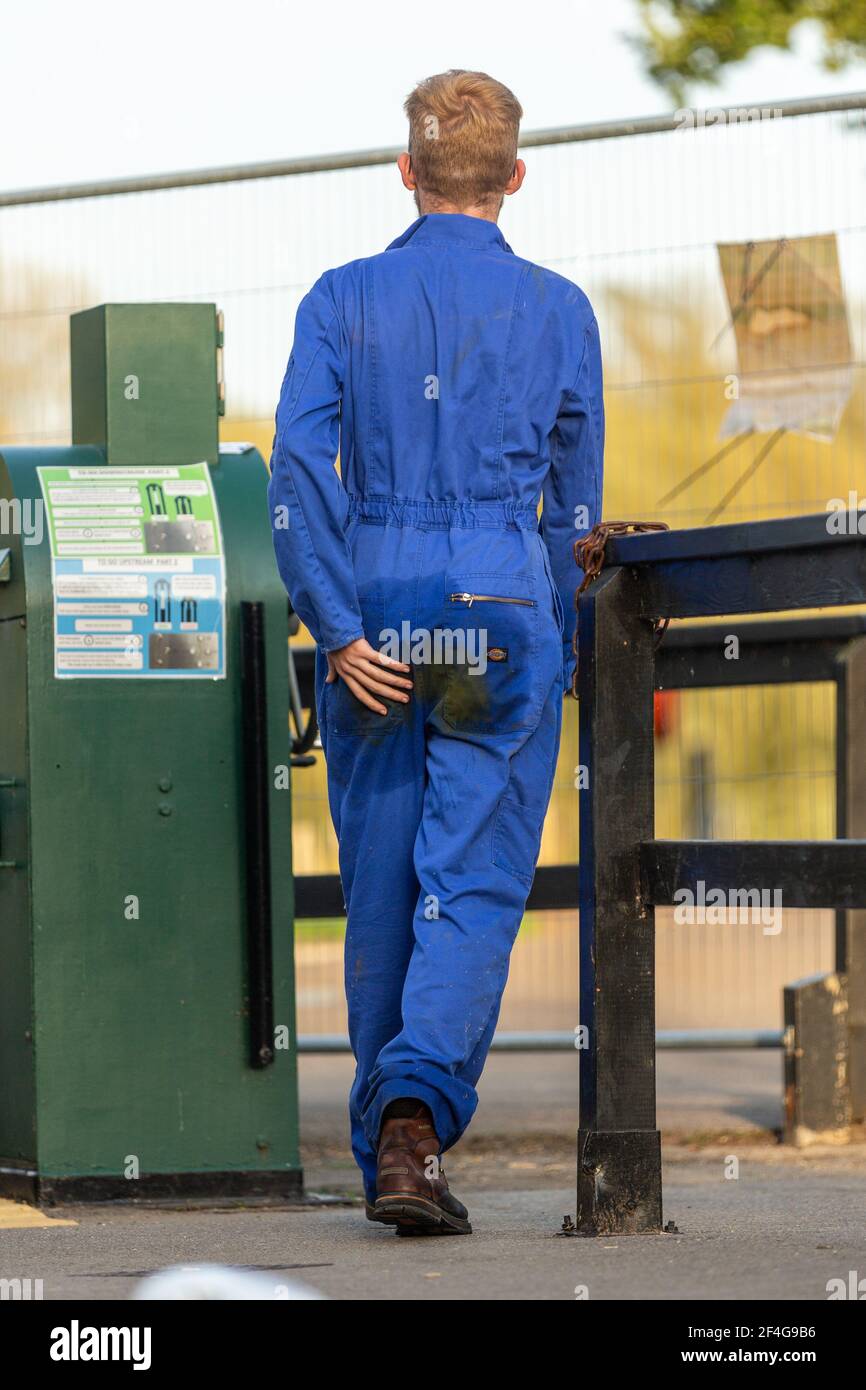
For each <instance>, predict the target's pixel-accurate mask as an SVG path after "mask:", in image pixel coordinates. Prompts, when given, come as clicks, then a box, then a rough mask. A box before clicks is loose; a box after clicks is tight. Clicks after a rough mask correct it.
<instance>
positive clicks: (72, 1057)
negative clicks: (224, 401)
mask: <svg viewBox="0 0 866 1390" xmlns="http://www.w3.org/2000/svg"><path fill="white" fill-rule="evenodd" d="M71 337H72V390H73V421H74V426H73V435H74V443H73V446H72V447H70V448H45V449H38V448H37V449H31V448H9V449H2V450H0V710H2V714H0V960H2V970H0V1097H2V1100H0V1192H3V1193H4V1194H6V1195H10V1196H21V1197H25V1198H35V1199H36V1200H39V1201H43V1202H56V1201H64V1200H99V1199H102V1198H109V1199H118V1198H131V1199H135V1198H141V1197H160V1198H164V1197H168V1196H199V1195H200V1196H219V1197H223V1196H230V1195H239V1196H245V1195H250V1194H265V1193H267V1194H271V1195H274V1196H278V1197H286V1196H292V1195H294V1194H297V1193H298V1192H299V1191H300V1190H301V1186H302V1175H301V1169H300V1162H299V1155H298V1121H297V1075H296V1072H297V1059H296V1032H295V1011H294V970H293V892H292V860H291V800H290V797H291V793H290V790H289V766H290V747H289V735H288V727H287V705H288V687H287V673H286V644H287V635H288V607H287V600H286V595H285V591H284V589H283V586H282V583H281V581H280V578H279V575H278V573H277V569H276V565H275V562H274V559H273V550H272V545H271V536H270V523H269V516H268V508H267V498H266V492H267V483H268V474H267V468H266V466H265V463H264V461H263V459H262V457H261V455H260V454H259V453H258V452H257V451H256V450H255V449H254V448H253V447H252V446H250V445H223V446H222V448H218V446H217V426H218V414H219V412H220V409H221V397H222V388H221V384H220V375H221V373H220V369H219V361H218V359H219V355H220V350H221V346H222V344H221V330H220V327H219V324H218V319H217V315H216V311H215V308H214V306H213V305H201V304H190V305H184V304H166V305H147V304H144V305H135V304H125V305H103V306H101V307H100V308H98V309H92V310H89V311H87V312H86V313H83V314H77V315H75V316H74V317H73V319H72V335H71Z"/></svg>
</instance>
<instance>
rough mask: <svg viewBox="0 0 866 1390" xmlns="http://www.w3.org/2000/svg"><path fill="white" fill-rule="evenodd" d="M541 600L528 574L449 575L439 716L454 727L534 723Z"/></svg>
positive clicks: (474, 729)
mask: <svg viewBox="0 0 866 1390" xmlns="http://www.w3.org/2000/svg"><path fill="white" fill-rule="evenodd" d="M537 645H538V599H537V596H536V592H535V580H534V578H533V577H532V576H531V575H513V574H478V573H473V574H467V573H455V574H452V575H448V577H447V579H446V583H445V603H444V613H443V621H442V625H441V630H440V633H439V646H438V649H437V648H436V647H435V646H434V651H435V652H436V660H437V663H438V662H441V663H442V665H443V666H444V669H445V675H446V684H445V695H444V699H443V702H442V717H443V719H444V720H445V722H446V724H448V725H450V727H451V728H452V729H454V730H456V731H458V732H465V733H489V734H504V733H509V732H512V731H514V730H517V729H527V728H533V727H534V725H535V724H536V723H537V721H538V718H539V714H540V708H539V706H540V700H539V698H538V680H537V673H536V663H535V655H536V650H537Z"/></svg>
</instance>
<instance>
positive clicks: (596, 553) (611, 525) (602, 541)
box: [571, 521, 670, 699]
mask: <svg viewBox="0 0 866 1390" xmlns="http://www.w3.org/2000/svg"><path fill="white" fill-rule="evenodd" d="M669 530H670V527H669V526H668V524H667V522H666V521H600V522H599V523H598V525H597V526H593V528H592V530H591V531H588V532H587V534H586V535H585V536H584V537H583V538H582V539H581V540H579V541H575V542H574V559H575V563H576V564H578V565H579V566H580V568H581V569H582V570H583V582H582V584H581V585H580V588H579V589H578V590H577V591H576V593H575V595H574V610H575V615H576V614H577V602H578V599H579V598H580V596H581V594H582V593H583V591H584V589H588V588H589V586H590V584H591V583H592V581H593V580H594V579H597V578H598V576H599V575H600V574H601V571H602V569H603V568H604V550H605V546H606V545H607V542H608V540H609V538H610V537H611V536H628V535H634V536H636V535H638V534H639V533H640V532H641V531H669ZM669 622H670V618H658V619H657V620H656V622H655V624H654V631H655V634H656V643H655V644H656V647H657V648H658V646H659V644H660V643H661V641H662V639H663V637H664V635H665V633H666V632H667V630H668V623H669ZM571 645H572V650H573V652H574V658H575V660H574V676H573V678H572V682H571V693H572V695H573V696H574V698H575V699H577V619H576V616H575V624H574V636H573V638H572V639H571Z"/></svg>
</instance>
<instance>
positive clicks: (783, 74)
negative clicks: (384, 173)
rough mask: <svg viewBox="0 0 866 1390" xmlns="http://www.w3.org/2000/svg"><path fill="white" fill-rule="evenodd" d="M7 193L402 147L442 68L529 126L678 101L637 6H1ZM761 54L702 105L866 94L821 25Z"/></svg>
mask: <svg viewBox="0 0 866 1390" xmlns="http://www.w3.org/2000/svg"><path fill="white" fill-rule="evenodd" d="M0 19H2V25H3V27H2V32H3V43H2V47H0V91H2V92H3V104H4V112H5V120H4V131H5V135H4V138H3V140H2V142H0V188H2V189H3V190H10V189H17V188H27V187H40V186H43V185H52V184H60V183H70V182H79V181H82V180H89V179H103V178H111V177H122V176H124V175H131V174H143V173H155V172H162V171H169V170H177V169H193V168H201V167H206V166H214V165H221V164H233V163H245V162H252V161H257V160H267V159H280V158H289V157H292V156H296V155H309V154H320V153H326V152H331V151H336V150H359V149H367V148H371V147H374V146H380V145H399V144H401V143H402V142H403V139H404V132H405V121H404V117H403V114H402V101H403V98H404V97H405V95H406V93H407V92H408V91H409V90H410V89H411V87H412V86H413V85H414V83H415V82H416V81H417V80H418V79H419V78H421V77H424V76H426V75H428V74H429V73H433V72H439V71H442V70H443V69H445V68H449V67H467V68H482V69H484V70H486V71H489V72H491V73H492V74H493V75H494V76H496V77H498V78H499V79H500V80H501V81H503V82H505V83H507V84H508V86H510V87H511V88H512V89H513V90H514V91H515V92H516V94H517V96H518V97H519V99H520V101H521V103H522V105H523V107H524V112H525V115H524V123H523V124H524V129H525V130H533V129H540V128H543V127H548V126H557V125H573V124H583V123H585V122H592V121H599V120H607V119H614V118H617V117H628V116H640V115H649V114H652V113H656V112H663V111H667V110H670V109H671V105H672V103H671V101H670V99H669V98H668V97H667V96H666V94H665V93H664V92H662V91H661V90H660V89H659V88H658V87H656V86H655V85H654V84H653V83H652V82H650V80H649V79H648V78H647V77H646V76H645V74H644V73H643V72H642V70H641V64H640V59H639V57H638V56H637V55H636V53H635V51H634V49H633V47H632V46H631V45H630V44H629V42H628V36H629V35H635V34H636V33H637V32H638V18H637V6H636V3H635V0H604V3H603V4H602V3H600V0H532V3H531V4H527V3H526V0H522V3H519V4H518V3H515V2H514V0H500V3H498V4H497V5H495V6H493V5H491V4H489V3H483V4H482V3H477V2H476V3H472V0H436V3H434V4H431V3H429V0H426V2H425V0H416V3H414V4H407V3H406V0H399V3H397V2H396V0H354V2H353V3H349V0H328V3H327V4H321V3H318V4H317V3H315V0H303V3H301V4H295V3H278V0H244V3H243V4H231V3H227V0H148V3H147V4H145V5H140V4H134V5H133V4H130V3H128V0H111V3H109V0H77V3H75V4H70V3H68V0H27V3H26V4H25V5H22V4H21V3H13V0H0ZM796 37H797V43H796V52H795V54H793V55H789V54H784V53H779V52H775V51H773V50H762V51H760V52H759V53H758V54H756V55H754V56H753V57H752V58H750V59H749V60H748V61H747V62H746V63H744V64H742V65H740V66H739V67H738V68H736V69H735V70H732V71H731V72H730V73H729V74H728V75H727V77H726V79H725V83H724V86H723V87H722V88H721V89H713V90H708V89H704V90H703V91H700V90H696V91H695V93H693V95H692V98H691V99H692V102H693V104H694V105H698V106H702V105H708V104H709V105H716V104H720V103H728V104H747V103H755V102H762V103H765V102H767V101H774V100H784V99H786V98H790V97H796V96H813V95H821V94H825V93H830V92H847V91H854V90H857V89H861V88H864V87H866V64H864V63H859V64H857V65H852V66H851V67H850V68H849V69H847V70H846V71H845V72H843V73H839V74H828V73H826V72H824V71H823V70H822V69H821V68H820V66H819V64H818V62H817V54H818V52H819V42H818V36H817V32H816V29H815V26H813V25H811V24H808V23H806V24H803V25H801V26H800V28H799V30H798V31H797V36H796Z"/></svg>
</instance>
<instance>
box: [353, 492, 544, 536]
mask: <svg viewBox="0 0 866 1390" xmlns="http://www.w3.org/2000/svg"><path fill="white" fill-rule="evenodd" d="M349 520H350V521H362V522H369V523H370V524H371V525H374V526H415V527H417V528H418V529H419V530H421V531H424V530H440V531H448V530H451V529H452V528H457V529H463V530H474V529H475V528H476V527H493V528H495V529H496V530H500V531H507V530H512V529H513V530H519V531H537V530H538V514H537V512H536V511H535V510H534V509H533V508H532V507H524V506H523V505H522V504H521V503H519V502H431V501H427V500H426V499H415V498H409V499H404V498H399V497H350V498H349Z"/></svg>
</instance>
